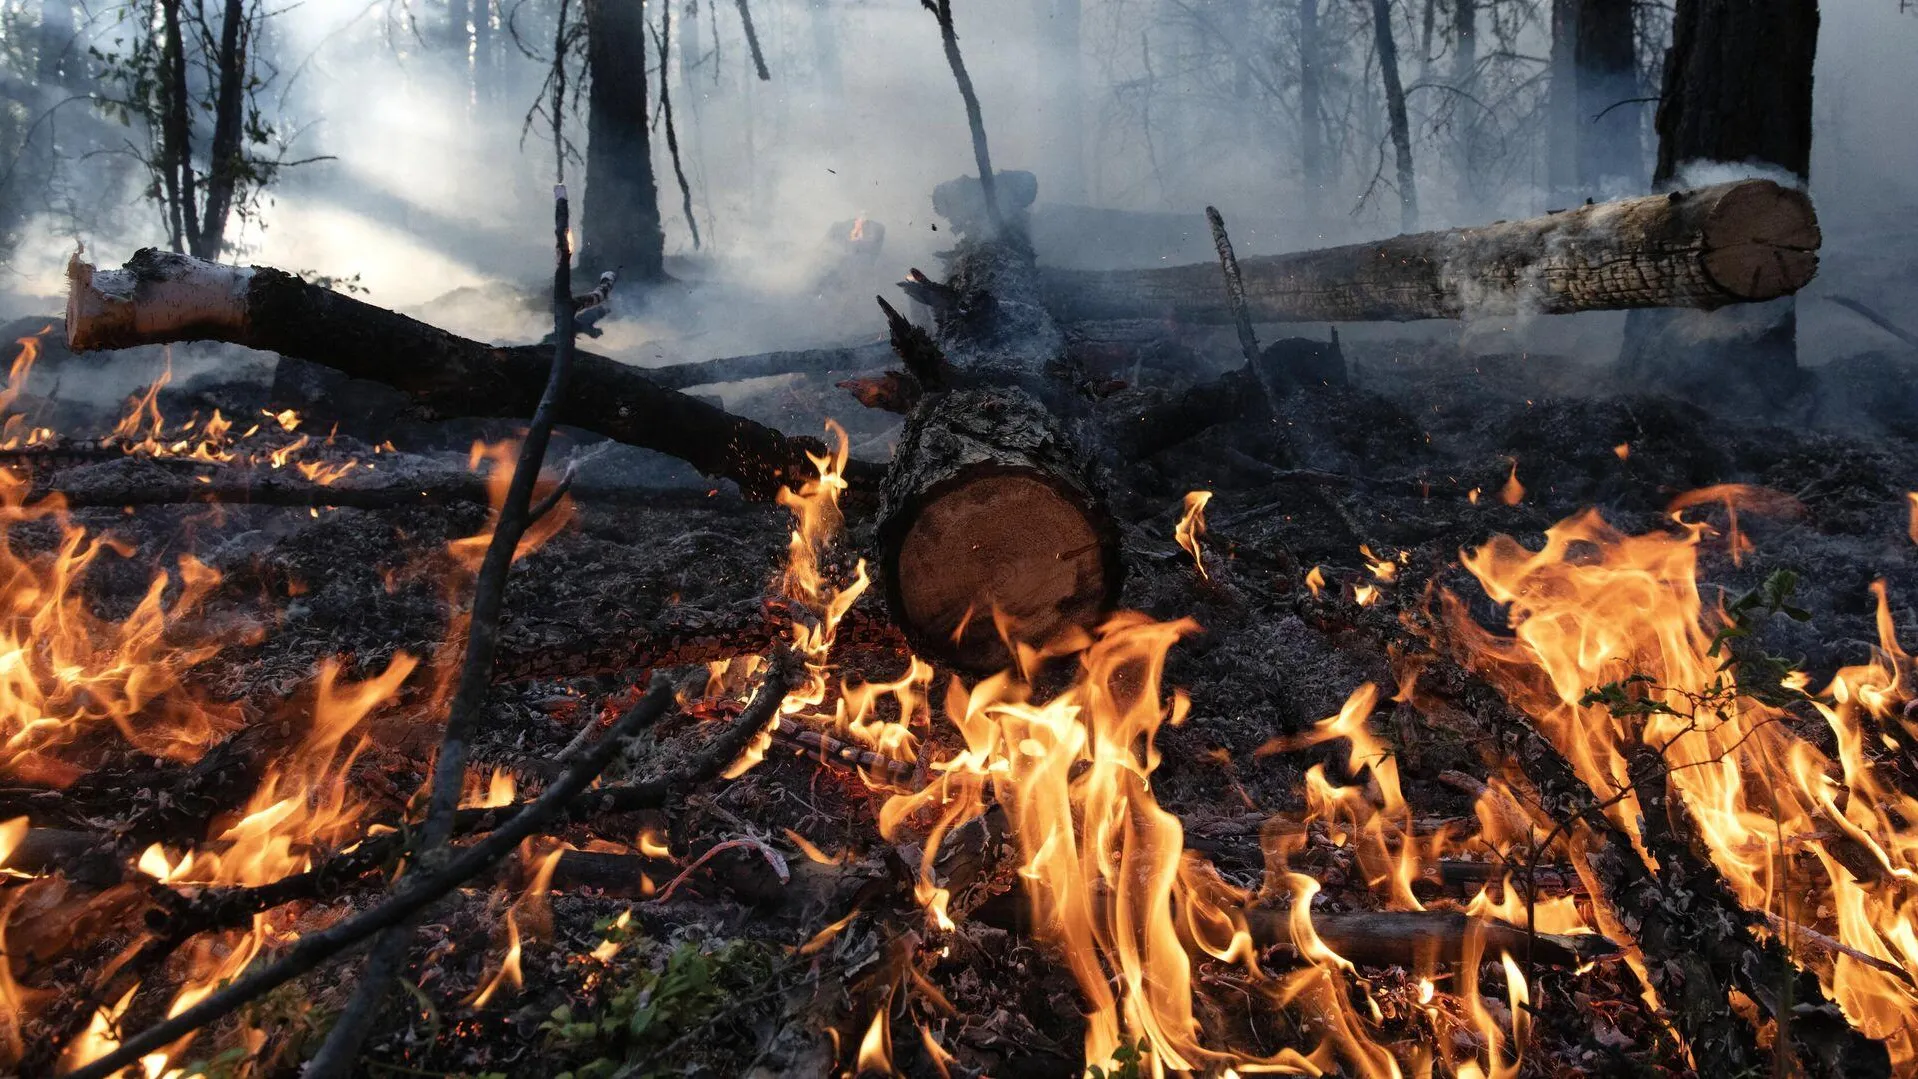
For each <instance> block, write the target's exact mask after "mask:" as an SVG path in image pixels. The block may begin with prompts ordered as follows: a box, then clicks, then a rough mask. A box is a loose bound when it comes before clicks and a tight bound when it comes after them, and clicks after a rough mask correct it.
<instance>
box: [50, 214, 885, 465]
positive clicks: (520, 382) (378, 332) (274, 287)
mask: <svg viewBox="0 0 1918 1079" xmlns="http://www.w3.org/2000/svg"><path fill="white" fill-rule="evenodd" d="M67 278H68V285H69V291H68V295H67V347H68V348H70V349H72V350H74V351H76V352H85V351H93V350H98V349H114V348H129V347H132V346H134V345H147V344H160V343H165V342H172V341H225V342H229V343H231V344H237V345H245V346H247V347H248V348H257V349H262V350H265V351H268V352H277V353H280V354H281V355H284V356H292V357H295V358H297V359H302V360H308V361H311V362H313V363H317V364H321V365H323V366H326V367H331V368H333V369H335V370H337V371H341V372H343V373H345V374H347V375H349V376H351V377H353V378H363V379H369V380H371V381H375V382H381V383H385V384H386V385H389V386H393V387H395V388H397V389H400V390H403V391H405V392H406V393H408V394H410V395H412V397H413V398H414V400H415V401H416V402H417V403H418V405H419V407H420V409H421V410H422V411H423V412H425V413H426V414H428V415H430V416H530V415H532V412H533V407H534V405H535V404H536V403H537V402H538V400H539V395H540V390H541V388H542V387H543V386H544V384H545V379H546V371H547V369H548V367H549V366H550V363H551V353H552V349H551V347H550V346H545V345H513V346H496V345H487V344H482V343H480V342H478V341H471V340H468V339H466V338H463V337H458V336H456V335H454V334H451V333H448V332H446V331H445V330H441V329H438V328H436V327H433V326H429V325H427V324H425V323H423V322H418V321H416V320H414V319H411V318H408V317H406V316H405V315H401V314H398V313H397V312H393V311H388V310H386V309H385V308H381V307H376V306H374V305H372V304H369V303H363V302H361V301H359V300H355V299H352V298H351V297H348V296H343V295H340V294H339V293H336V292H333V291H331V290H329V289H325V288H321V287H320V286H318V285H311V284H308V283H306V282H305V281H302V280H300V279H299V278H298V277H295V276H293V275H292V274H289V273H285V272H283V271H280V270H274V269H269V268H266V267H259V266H255V267H238V266H224V265H219V264H216V263H211V262H205V261H202V260H200V259H195V258H191V257H188V256H183V255H173V254H167V253H165V252H161V251H156V250H153V249H151V248H148V249H144V250H142V251H140V252H138V253H136V254H135V255H134V256H133V258H132V260H131V261H129V262H128V263H127V264H126V267H125V268H124V269H121V270H108V271H96V270H95V269H94V268H93V267H92V266H91V265H88V264H87V263H85V262H81V261H80V260H79V259H78V258H77V257H76V258H75V259H74V260H73V261H72V262H70V263H69V264H68V267H67ZM576 362H577V367H576V369H575V370H576V373H575V375H574V378H573V383H572V386H571V387H570V389H569V390H568V392H567V394H566V400H565V404H564V406H563V408H562V409H561V412H560V422H561V423H564V424H568V425H570V426H574V427H582V428H585V429H586V430H589V431H593V432H596V433H598V434H602V435H605V436H606V437H608V438H612V439H616V440H618V441H620V442H625V443H628V444H630V445H635V446H643V447H645V448H647V449H651V450H657V451H659V452H661V453H665V454H669V455H671V456H673V457H677V458H679V459H680V460H683V461H685V462H687V463H688V464H691V465H692V466H693V467H694V468H697V469H699V470H700V471H701V472H703V473H705V474H706V475H708V476H723V477H725V478H727V479H730V480H733V481H734V482H735V483H738V484H739V487H740V490H741V491H742V492H743V493H744V494H745V495H746V496H747V497H748V498H754V499H760V500H764V499H770V498H772V497H773V495H774V494H775V493H776V492H777V491H778V490H779V488H780V487H782V486H784V485H786V484H788V483H791V482H795V481H797V480H799V479H801V478H804V477H807V476H810V475H811V474H812V465H811V463H810V462H809V461H807V459H806V453H807V452H808V451H811V452H815V453H817V452H821V451H822V450H823V446H822V445H821V444H820V443H819V442H817V441H816V440H814V439H804V438H788V437H786V436H785V435H782V434H780V433H779V432H778V431H775V430H773V429H772V428H770V427H764V426H761V425H760V424H757V423H754V422H753V421H751V420H748V419H744V418H742V417H739V416H735V415H732V414H731V413H728V412H726V411H724V410H723V409H720V408H718V407H715V406H713V405H710V404H707V403H706V402H704V401H700V400H698V399H696V398H693V397H689V396H687V395H685V394H682V393H676V392H674V391H672V390H668V389H665V388H663V387H661V386H659V385H657V384H655V383H653V382H652V381H651V380H649V379H648V378H647V377H646V376H645V375H644V374H643V373H642V372H641V371H639V370H638V369H636V368H632V367H628V366H626V365H625V364H622V363H620V362H618V361H616V360H612V359H608V358H606V357H603V356H595V355H592V354H590V353H585V352H580V353H577V361H576ZM858 464H859V463H858V462H854V466H858ZM854 466H849V468H850V471H849V473H848V479H849V480H850V481H851V482H852V483H854V484H855V485H857V484H860V483H864V482H870V481H871V480H872V479H873V478H874V476H875V474H876V471H877V470H876V468H874V467H873V466H869V465H868V466H863V468H862V467H854Z"/></svg>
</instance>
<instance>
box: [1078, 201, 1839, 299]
mask: <svg viewBox="0 0 1918 1079" xmlns="http://www.w3.org/2000/svg"><path fill="white" fill-rule="evenodd" d="M1819 242H1820V236H1819V231H1818V218H1817V214H1816V213H1815V212H1814V211H1813V209H1812V204H1811V200H1810V199H1809V198H1807V197H1806V196H1805V194H1804V193H1803V192H1802V191H1796V190H1792V189H1790V188H1785V187H1780V186H1779V185H1778V184H1775V183H1773V182H1771V181H1770V180H1742V181H1737V182H1734V183H1725V184H1717V185H1714V186H1711V187H1704V188H1698V189H1695V190H1692V191H1675V192H1672V193H1671V194H1668V195H1647V196H1644V197H1641V198H1633V199H1622V200H1619V201H1616V202H1606V203H1600V204H1597V205H1586V206H1582V207H1578V208H1577V209H1573V210H1567V211H1563V212H1559V213H1552V214H1546V215H1545V216H1543V217H1534V218H1529V219H1527V220H1524V221H1502V222H1498V223H1496V224H1492V225H1487V226H1483V227H1480V228H1465V229H1451V230H1447V231H1442V232H1421V233H1415V234H1413V235H1409V236H1397V237H1394V238H1392V239H1389V240H1381V241H1378V242H1376V243H1363V244H1351V245H1348V246H1345V247H1334V248H1328V249H1325V250H1321V251H1305V252H1299V253H1296V254H1290V255H1265V256H1260V257H1257V258H1247V259H1241V260H1239V268H1240V271H1241V274H1242V276H1243V278H1244V282H1245V301H1246V304H1247V308H1248V310H1249V312H1250V314H1251V317H1252V319H1253V320H1254V321H1256V322H1364V321H1382V322H1404V321H1410V320H1413V319H1428V318H1442V319H1456V318H1463V317H1466V316H1468V315H1502V314H1514V313H1517V312H1520V311H1530V312H1536V313H1539V314H1550V315H1562V314H1570V313H1573V312H1577V311H1616V310H1624V309H1629V308H1640V307H1695V308H1706V309H1709V308H1716V307H1724V306H1726V305H1728V304H1735V303H1755V302H1759V301H1763V300H1771V299H1776V298H1777V297H1780V296H1788V295H1790V294H1792V293H1794V292H1797V291H1798V290H1799V289H1801V288H1803V287H1804V286H1805V285H1806V283H1808V282H1809V281H1810V280H1811V279H1812V276H1813V275H1814V274H1815V273H1817V270H1818V247H1819ZM1041 284H1042V288H1043V291H1044V294H1045V301H1046V304H1047V306H1048V307H1050V308H1051V309H1052V312H1053V314H1054V315H1055V316H1056V317H1058V318H1060V319H1063V320H1067V321H1084V320H1092V319H1129V318H1160V317H1165V316H1167V315H1170V316H1171V317H1173V318H1176V319H1179V320H1181V321H1186V322H1207V323H1230V322H1232V321H1233V309H1232V302H1231V299H1230V298H1229V297H1228V296H1227V295H1226V293H1225V291H1224V290H1223V289H1221V288H1219V279H1218V267H1217V265H1216V264H1213V263H1199V264H1194V265H1189V266H1173V267H1167V268H1164V269H1151V270H1109V271H1089V270H1042V271H1041Z"/></svg>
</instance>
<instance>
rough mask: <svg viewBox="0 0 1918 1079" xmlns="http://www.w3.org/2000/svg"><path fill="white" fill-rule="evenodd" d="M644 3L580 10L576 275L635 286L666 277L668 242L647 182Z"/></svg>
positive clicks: (598, 1) (591, 3)
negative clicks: (582, 160)
mask: <svg viewBox="0 0 1918 1079" xmlns="http://www.w3.org/2000/svg"><path fill="white" fill-rule="evenodd" d="M648 52H649V49H648V47H647V41H646V5H645V0H588V3H587V5H586V71H587V77H588V78H589V79H590V80H591V85H590V86H589V88H588V90H587V95H586V109H587V117H586V196H585V207H584V209H583V211H582V213H581V215H580V233H581V236H580V240H581V246H580V253H579V265H580V270H581V272H583V273H585V274H588V275H594V274H599V273H601V272H604V271H606V270H612V269H618V270H619V271H620V275H621V277H622V278H625V279H628V280H635V281H640V282H646V281H660V280H663V279H664V278H665V276H666V268H665V256H666V235H665V232H664V231H663V230H662V229H661V227H660V221H659V185H658V183H657V182H656V181H655V180H654V178H653V154H652V140H651V136H650V133H649V131H648V127H647V125H648V122H649V120H650V119H651V118H650V117H649V116H648V115H647V110H646V89H647V87H646V63H645V57H646V56H647V54H648Z"/></svg>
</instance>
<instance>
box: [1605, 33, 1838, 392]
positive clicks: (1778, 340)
mask: <svg viewBox="0 0 1918 1079" xmlns="http://www.w3.org/2000/svg"><path fill="white" fill-rule="evenodd" d="M1817 43H1818V3H1817V0H1678V9H1677V13H1676V14H1675V15H1674V17H1673V23H1672V45H1671V49H1670V51H1669V52H1667V53H1666V57H1665V85H1664V92H1663V94H1662V96H1661V98H1660V101H1659V106H1658V123H1657V126H1658V167H1657V169H1656V170H1655V171H1654V172H1653V174H1652V182H1653V183H1654V184H1655V185H1658V186H1661V187H1670V186H1675V185H1676V184H1678V183H1679V182H1680V181H1681V177H1680V172H1681V170H1682V169H1683V168H1685V167H1686V166H1688V165H1691V164H1693V163H1723V164H1730V165H1756V166H1760V167H1765V168H1769V169H1772V170H1774V171H1776V170H1782V171H1784V172H1787V173H1789V174H1791V175H1792V176H1794V177H1797V178H1798V179H1799V180H1800V181H1801V182H1802V181H1804V180H1805V179H1807V178H1808V177H1809V176H1810V173H1811V103H1812V62H1813V59H1814V57H1815V56H1816V52H1817ZM1797 327H1798V319H1797V307H1796V306H1795V304H1794V302H1793V301H1792V299H1791V298H1789V297H1788V298H1786V299H1782V300H1777V301H1774V302H1773V303H1770V304H1764V305H1747V306H1744V307H1740V308H1736V309H1728V310H1724V311H1717V312H1682V313H1674V312H1650V311H1647V312H1634V313H1633V318H1632V319H1631V322H1630V323H1629V325H1628V329H1627V333H1626V342H1625V360H1626V368H1627V371H1628V372H1629V373H1631V374H1633V375H1635V376H1638V377H1641V378H1646V379H1653V378H1656V379H1659V380H1661V381H1665V382H1667V383H1670V384H1671V386H1672V388H1674V389H1676V390H1679V391H1680V392H1688V393H1691V394H1693V395H1700V394H1705V393H1713V394H1723V393H1726V392H1731V391H1737V390H1741V389H1742V390H1744V391H1747V392H1749V394H1750V395H1751V396H1752V400H1751V401H1750V402H1749V403H1752V404H1759V403H1768V402H1772V401H1776V400H1777V399H1778V398H1780V397H1784V396H1787V395H1789V394H1791V393H1792V392H1793V391H1794V390H1796V389H1797V388H1798V387H1799V386H1800V385H1801V383H1802V372H1800V370H1799V368H1798V355H1797V353H1798V347H1797V346H1798V332H1797Z"/></svg>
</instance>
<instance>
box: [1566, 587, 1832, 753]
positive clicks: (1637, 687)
mask: <svg viewBox="0 0 1918 1079" xmlns="http://www.w3.org/2000/svg"><path fill="white" fill-rule="evenodd" d="M1797 587H1798V575H1797V574H1796V573H1793V572H1792V571H1790V570H1779V571H1777V572H1775V573H1773V574H1772V575H1771V576H1769V577H1767V578H1765V581H1764V583H1763V584H1761V585H1759V586H1758V587H1757V588H1755V589H1753V590H1752V591H1750V592H1747V593H1745V594H1744V595H1742V596H1739V597H1738V598H1737V599H1734V600H1733V601H1731V602H1730V603H1729V604H1726V606H1725V624H1724V625H1723V626H1721V627H1720V628H1719V630H1718V632H1716V633H1714V634H1713V635H1712V643H1711V647H1710V648H1709V649H1708V650H1707V651H1706V653H1705V654H1706V655H1707V656H1709V657H1711V658H1713V659H1716V660H1717V661H1718V669H1717V671H1716V673H1715V674H1714V676H1713V678H1712V680H1711V681H1710V682H1708V683H1706V684H1705V685H1704V686H1702V687H1700V688H1699V689H1695V690H1693V689H1685V688H1682V687H1677V686H1667V685H1663V684H1661V683H1660V682H1659V681H1658V680H1657V679H1656V678H1654V677H1652V676H1651V675H1648V674H1632V675H1630V676H1628V677H1625V678H1622V679H1619V680H1618V681H1616V682H1607V683H1605V684H1604V685H1602V686H1597V687H1594V688H1593V689H1591V690H1588V691H1587V692H1586V693H1585V696H1584V697H1582V698H1580V700H1579V704H1580V705H1581V706H1584V707H1588V708H1589V707H1592V706H1599V707H1602V708H1604V709H1605V710H1606V711H1608V712H1610V713H1611V714H1612V715H1614V716H1616V717H1618V718H1620V719H1628V720H1629V719H1637V720H1643V719H1646V718H1648V717H1651V716H1655V715H1663V716H1674V717H1677V718H1679V719H1683V720H1686V721H1687V722H1688V724H1689V725H1690V727H1693V728H1696V727H1698V726H1700V725H1701V722H1702V721H1705V720H1708V719H1710V720H1717V721H1718V722H1725V721H1727V720H1729V719H1730V713H1731V712H1732V711H1733V710H1735V709H1736V708H1737V707H1738V703H1739V702H1740V701H1741V700H1744V701H1752V702H1755V703H1758V704H1762V705H1766V706H1768V707H1771V708H1784V707H1787V706H1789V705H1792V704H1798V703H1803V702H1807V701H1812V700H1815V699H1816V698H1815V697H1813V696H1812V695H1811V694H1809V693H1807V692H1805V691H1804V690H1803V689H1801V688H1799V687H1798V686H1797V685H1796V684H1795V680H1794V679H1792V678H1791V674H1792V672H1793V671H1795V670H1797V669H1798V667H1799V666H1800V661H1798V660H1793V659H1789V658H1787V657H1784V656H1778V655H1773V654H1771V653H1769V652H1766V651H1764V650H1763V649H1761V648H1759V647H1757V644H1756V637H1757V634H1758V631H1759V629H1760V628H1761V627H1762V626H1763V625H1764V623H1765V621H1766V620H1767V619H1769V618H1772V617H1774V616H1777V615H1783V616H1785V617H1786V618H1790V619H1792V620H1793V621H1797V622H1804V621H1808V620H1810V618H1811V614H1810V612H1808V611H1806V610H1804V609H1803V608H1800V607H1796V606H1793V605H1792V603H1791V596H1792V593H1793V592H1794V591H1795V590H1796V589H1797Z"/></svg>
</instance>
